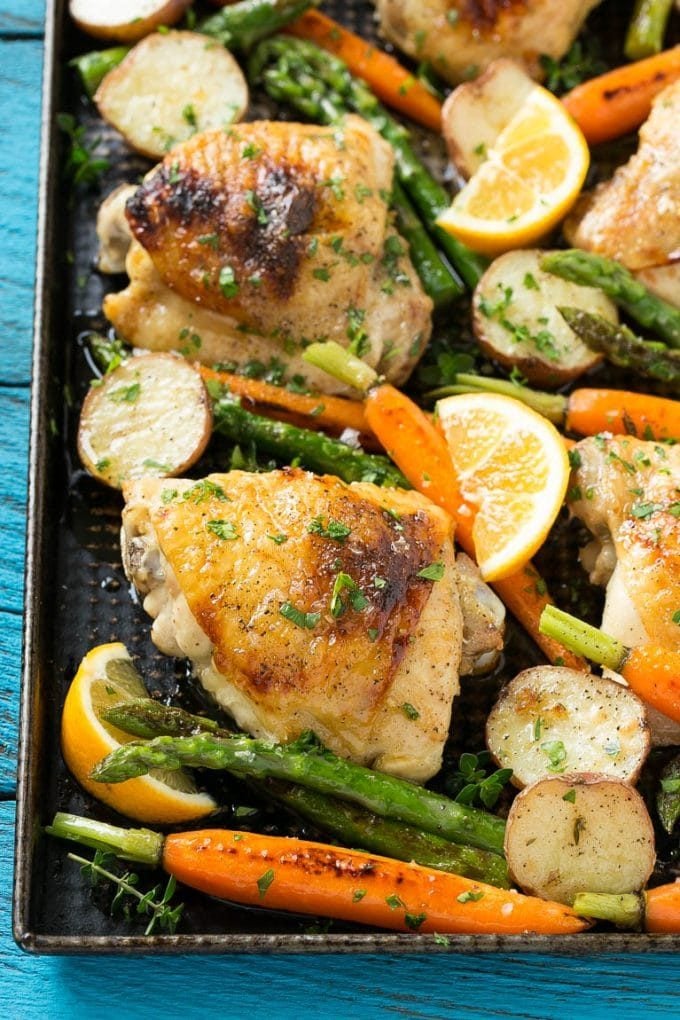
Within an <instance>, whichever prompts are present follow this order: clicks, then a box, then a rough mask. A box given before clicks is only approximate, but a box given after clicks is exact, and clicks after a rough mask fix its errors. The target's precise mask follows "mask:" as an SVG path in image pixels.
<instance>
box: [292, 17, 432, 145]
mask: <svg viewBox="0 0 680 1020" xmlns="http://www.w3.org/2000/svg"><path fill="white" fill-rule="evenodd" d="M285 31H286V32H288V33H289V34H290V35H294V36H296V37H297V38H298V39H306V40H307V41H308V42H313V43H316V45H317V46H320V47H321V48H322V49H324V50H328V52H329V53H333V54H334V55H335V56H336V57H339V58H340V59H341V60H343V61H344V62H345V63H346V64H347V66H348V67H349V69H350V71H352V73H353V74H355V75H356V76H357V77H358V78H362V79H363V80H364V81H365V82H366V84H367V85H370V86H371V89H372V90H373V92H375V94H376V96H378V98H379V99H382V101H383V102H384V103H386V104H387V105H388V106H391V107H393V109H395V110H399V111H400V112H401V113H404V114H406V116H407V117H410V118H411V119H412V120H415V121H417V122H418V123H419V124H423V125H424V126H425V127H428V128H430V130H432V131H436V132H437V133H438V134H439V133H441V129H442V107H441V103H440V102H439V100H438V99H436V98H435V97H434V96H433V95H432V93H431V92H429V91H428V89H426V88H425V86H424V85H422V84H421V83H420V82H419V81H418V79H417V78H415V77H414V76H413V74H412V72H411V71H407V70H406V68H405V67H402V66H401V64H400V63H399V62H398V61H397V60H395V59H394V57H391V56H390V55H389V54H388V53H385V52H384V51H383V50H380V49H378V48H377V47H376V46H373V45H372V44H371V43H369V42H367V41H366V40H365V39H362V38H361V36H359V35H356V34H355V33H354V32H350V31H348V29H346V28H344V27H343V26H342V25H340V24H339V23H338V22H337V21H334V20H333V18H329V17H328V16H327V15H325V14H322V13H321V12H320V11H306V12H305V13H304V14H303V15H302V17H300V18H298V19H297V21H293V22H291V24H290V25H288V26H287V28H286V29H285Z"/></svg>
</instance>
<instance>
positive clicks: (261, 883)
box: [257, 868, 275, 900]
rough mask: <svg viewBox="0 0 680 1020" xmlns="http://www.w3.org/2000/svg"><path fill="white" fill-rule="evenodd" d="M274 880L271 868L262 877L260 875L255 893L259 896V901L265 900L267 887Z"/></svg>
mask: <svg viewBox="0 0 680 1020" xmlns="http://www.w3.org/2000/svg"><path fill="white" fill-rule="evenodd" d="M274 878H275V874H274V869H273V868H269V869H268V870H267V871H265V873H264V875H260V877H259V878H258V880H257V891H258V893H259V894H260V899H261V900H263V899H264V898H265V896H266V895H267V890H268V889H269V886H270V885H271V884H272V882H273V881H274Z"/></svg>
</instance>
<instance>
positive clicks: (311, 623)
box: [279, 602, 321, 630]
mask: <svg viewBox="0 0 680 1020" xmlns="http://www.w3.org/2000/svg"><path fill="white" fill-rule="evenodd" d="M279 613H280V614H281V616H283V617H285V619H286V620H290V622H291V623H294V624H295V626H296V627H302V628H303V629H305V630H314V628H315V627H316V625H317V623H318V622H319V620H320V619H321V613H305V612H304V611H303V610H302V609H298V608H297V607H296V606H294V605H293V603H292V602H283V603H282V605H281V607H280V608H279Z"/></svg>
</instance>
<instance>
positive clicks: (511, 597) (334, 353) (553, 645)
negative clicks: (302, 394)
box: [305, 343, 584, 669]
mask: <svg viewBox="0 0 680 1020" xmlns="http://www.w3.org/2000/svg"><path fill="white" fill-rule="evenodd" d="M305 358H306V359H308V360H309V361H310V362H311V363H312V364H315V365H316V366H317V367H319V368H325V369H326V371H328V372H329V373H330V374H331V375H335V376H336V377H337V378H339V379H341V381H343V382H345V383H347V384H349V385H351V386H354V387H355V388H356V389H358V390H363V391H364V393H365V397H364V409H365V414H366V421H367V422H368V425H369V427H370V429H371V430H372V431H373V433H374V434H375V435H376V436H377V438H378V440H379V441H380V442H381V443H382V445H383V447H384V448H385V450H386V451H387V453H388V454H389V456H390V457H391V458H392V460H393V461H394V462H395V464H396V465H397V466H398V467H399V468H400V470H401V471H402V473H403V474H404V475H405V476H406V478H407V479H408V480H409V482H410V483H411V485H412V486H413V488H414V489H417V491H418V492H422V493H423V495H425V496H428V497H429V498H430V499H431V500H432V502H433V503H436V504H437V506H440V507H441V508H442V509H443V510H446V511H447V513H449V514H450V515H451V517H452V518H453V520H454V521H455V524H456V539H457V541H458V543H459V544H460V545H461V546H462V548H463V549H464V550H465V552H466V553H468V555H469V556H472V557H474V555H475V549H474V542H473V540H472V525H473V522H474V515H475V510H474V508H473V507H472V506H470V505H469V504H468V503H467V502H466V501H465V499H464V497H463V495H462V493H461V491H460V488H459V486H458V483H457V481H456V475H455V470H454V467H453V462H452V460H451V455H450V453H449V448H448V446H447V443H446V440H445V439H444V437H443V436H442V434H441V432H439V430H438V429H437V428H436V426H435V425H434V424H433V422H432V421H431V419H430V418H429V417H428V415H426V414H425V412H424V411H422V410H421V408H419V407H418V405H417V404H415V403H414V402H413V401H412V400H411V399H410V398H409V397H407V396H406V395H405V394H404V393H402V392H401V391H400V390H397V389H396V388H395V387H394V386H391V385H390V384H389V383H384V382H383V383H380V382H378V377H377V375H376V373H375V372H374V371H373V369H371V368H369V367H368V366H367V365H365V364H364V363H363V362H362V361H360V360H359V359H358V358H355V357H353V356H352V355H350V354H348V352H347V351H345V350H344V349H343V348H341V347H340V346H339V345H337V344H333V343H326V344H311V345H310V346H309V347H308V348H307V349H306V351H305ZM492 587H493V588H494V589H495V590H496V591H497V592H498V595H499V596H500V598H501V599H502V600H503V601H504V602H505V604H506V605H507V607H508V609H509V610H510V612H511V613H512V614H513V615H514V616H515V617H517V619H518V620H519V622H520V623H521V624H522V626H523V627H524V628H525V629H526V630H527V631H528V632H529V634H530V635H531V637H532V638H533V640H534V641H535V642H536V643H537V644H538V646H539V647H540V648H541V649H542V650H543V652H544V653H545V655H546V656H547V657H548V659H549V660H550V661H551V662H555V661H556V660H557V661H559V662H561V663H562V664H564V665H565V666H570V667H571V668H572V669H583V668H584V660H583V659H581V658H580V657H579V656H576V655H572V654H571V653H570V652H565V650H564V648H562V647H561V645H560V644H559V643H558V642H557V641H553V640H552V638H549V637H547V636H545V635H543V634H541V633H540V631H539V627H538V623H539V619H540V616H541V612H542V611H543V609H544V607H545V606H546V605H549V604H551V599H550V595H549V594H548V588H547V585H546V584H545V582H544V581H543V580H542V578H541V576H540V574H539V573H538V571H537V570H536V568H535V567H534V566H533V565H532V564H527V566H525V567H524V568H523V569H522V570H519V571H518V572H517V573H516V574H512V575H511V576H510V577H506V578H504V579H503V580H501V581H494V582H493V584H492Z"/></svg>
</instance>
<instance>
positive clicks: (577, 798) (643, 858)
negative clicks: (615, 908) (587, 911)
mask: <svg viewBox="0 0 680 1020" xmlns="http://www.w3.org/2000/svg"><path fill="white" fill-rule="evenodd" d="M505 855H506V858H507V862H508V869H509V871H510V876H511V878H512V880H513V881H514V882H516V883H517V885H518V886H519V887H520V888H521V889H522V891H523V892H525V893H528V894H529V895H534V896H540V897H541V898H542V899H548V900H556V901H557V902H558V903H566V904H569V905H571V904H572V903H573V901H574V897H575V896H576V894H577V893H579V892H602V893H630V892H638V891H639V890H640V889H642V888H643V887H644V886H645V885H646V883H647V880H648V879H649V877H650V875H651V874H652V871H653V870H654V864H655V861H656V854H655V848H654V826H653V825H652V821H651V818H650V817H649V814H648V812H647V808H646V807H645V803H644V801H643V799H642V797H641V796H640V794H639V793H638V792H637V791H636V790H635V789H634V788H633V787H632V786H631V785H630V784H629V783H622V782H620V781H618V780H613V779H611V778H609V777H607V776H602V775H597V774H594V773H573V774H572V775H565V776H555V777H553V778H550V779H540V780H539V781H538V782H537V783H533V784H532V785H531V786H527V787H526V788H525V789H524V790H522V792H521V793H519V794H518V795H517V797H516V798H515V800H514V802H513V805H512V807H511V809H510V813H509V815H508V823H507V828H506V832H505Z"/></svg>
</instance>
